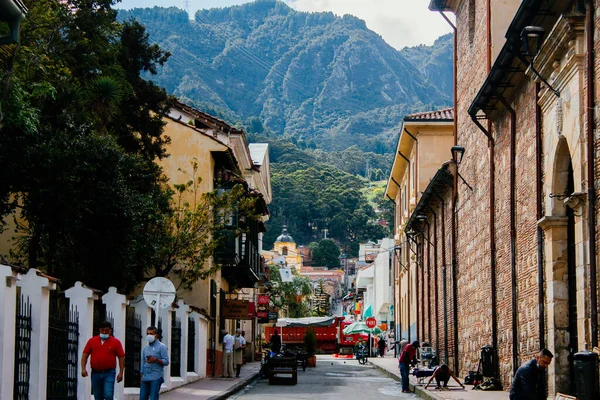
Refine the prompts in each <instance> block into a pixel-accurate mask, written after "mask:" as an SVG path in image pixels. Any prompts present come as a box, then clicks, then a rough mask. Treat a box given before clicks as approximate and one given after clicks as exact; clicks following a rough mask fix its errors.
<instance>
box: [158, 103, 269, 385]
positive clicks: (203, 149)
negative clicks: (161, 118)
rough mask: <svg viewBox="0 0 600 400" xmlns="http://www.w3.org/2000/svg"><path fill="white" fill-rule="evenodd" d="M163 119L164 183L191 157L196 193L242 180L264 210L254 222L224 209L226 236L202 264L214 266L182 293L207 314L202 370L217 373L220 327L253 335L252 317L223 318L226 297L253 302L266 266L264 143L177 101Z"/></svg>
mask: <svg viewBox="0 0 600 400" xmlns="http://www.w3.org/2000/svg"><path fill="white" fill-rule="evenodd" d="M165 122H166V125H165V129H164V133H165V135H166V136H168V137H170V138H171V143H170V144H169V146H168V148H167V152H168V153H169V155H170V156H169V157H167V158H164V159H163V160H161V162H160V165H161V166H162V168H163V170H164V172H165V175H166V176H167V178H168V179H169V183H171V184H180V183H185V182H188V181H189V180H190V176H191V175H190V174H191V173H192V165H191V164H192V162H193V163H196V165H197V172H196V173H197V177H200V178H202V180H201V182H200V185H199V187H198V188H197V191H198V195H201V194H202V193H207V192H211V191H213V190H216V189H218V190H230V188H231V187H232V186H233V185H234V184H241V185H242V186H243V187H244V190H245V196H249V197H254V198H256V199H257V202H256V207H257V209H256V210H254V211H255V212H256V213H257V214H259V215H260V214H262V215H263V218H262V219H260V220H258V221H256V222H255V221H253V220H251V219H249V218H246V216H245V215H243V214H241V213H239V212H234V213H232V214H231V215H228V218H227V221H226V227H225V231H223V232H221V233H220V234H222V235H223V237H225V240H224V241H223V243H222V245H220V246H219V248H217V250H216V252H215V255H214V257H213V259H211V260H209V262H208V265H207V268H211V267H212V265H213V263H216V264H217V265H218V266H219V269H218V270H217V272H215V273H214V274H213V275H212V276H210V277H209V278H207V279H203V280H199V281H198V282H197V283H195V284H194V287H193V290H190V291H183V292H182V293H181V297H182V298H183V299H184V300H185V301H186V303H188V304H190V305H193V306H196V307H197V308H198V309H200V310H201V311H202V312H203V313H205V314H206V316H207V317H208V318H209V319H210V323H209V328H208V333H207V343H206V345H207V348H208V349H209V351H208V352H207V355H208V371H207V374H209V375H210V374H220V368H221V361H220V360H221V346H220V345H219V343H220V342H221V332H222V330H223V329H226V330H228V332H230V333H231V332H233V331H234V330H235V328H238V327H240V328H242V329H244V330H246V331H247V337H248V338H249V342H251V341H252V339H251V338H253V337H256V331H255V329H254V327H255V326H256V323H255V321H254V319H253V318H251V317H249V316H247V317H246V318H251V319H250V320H246V319H245V318H244V319H243V318H236V319H229V318H226V315H225V314H224V306H225V305H226V303H227V302H228V301H229V300H247V301H249V302H254V301H255V299H254V297H255V289H254V288H255V286H256V285H257V283H258V282H259V280H260V278H261V275H263V274H264V272H265V271H264V268H265V266H264V260H263V259H262V257H261V255H260V251H261V243H262V234H263V232H264V231H265V227H264V221H266V219H267V218H268V209H267V206H268V204H269V203H270V202H271V181H270V172H269V158H268V145H266V144H254V145H249V144H248V142H247V140H246V136H245V133H244V132H243V131H241V130H238V129H235V128H233V127H231V126H229V125H228V124H226V123H225V122H223V121H221V120H219V119H217V118H215V117H213V116H211V115H208V114H206V113H203V112H201V111H199V110H196V109H194V108H192V107H189V106H187V105H185V104H181V103H178V104H176V106H175V107H173V108H172V109H171V112H170V113H169V116H168V118H165ZM241 227H243V228H245V229H244V233H242V234H239V233H238V232H239V229H238V228H241Z"/></svg>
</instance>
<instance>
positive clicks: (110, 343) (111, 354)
mask: <svg viewBox="0 0 600 400" xmlns="http://www.w3.org/2000/svg"><path fill="white" fill-rule="evenodd" d="M90 355H91V356H92V357H91V360H90V365H91V367H92V393H93V394H94V398H95V399H96V400H112V399H113V396H114V391H115V375H116V373H117V358H118V359H119V375H117V382H121V381H122V380H123V370H124V369H125V352H124V351H123V345H122V344H121V341H119V339H117V338H115V337H114V336H113V335H112V324H111V323H110V322H108V321H104V322H103V323H102V324H101V325H100V334H99V335H98V336H94V337H92V338H91V339H90V340H88V342H87V344H86V345H85V348H84V349H83V355H82V356H81V376H83V377H86V376H88V372H87V360H88V357H89V356H90Z"/></svg>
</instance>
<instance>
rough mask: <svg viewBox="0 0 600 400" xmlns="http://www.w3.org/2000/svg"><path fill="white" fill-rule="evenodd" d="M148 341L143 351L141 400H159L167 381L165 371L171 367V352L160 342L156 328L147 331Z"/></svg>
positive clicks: (152, 327)
mask: <svg viewBox="0 0 600 400" xmlns="http://www.w3.org/2000/svg"><path fill="white" fill-rule="evenodd" d="M146 341H147V342H148V344H147V345H146V347H144V350H142V368H141V371H140V372H141V373H142V383H141V386H140V400H158V394H159V393H160V385H162V383H163V382H164V381H165V380H164V378H163V369H164V367H166V366H167V365H169V350H168V349H167V346H166V345H165V344H163V343H162V342H161V341H160V340H158V329H156V327H155V326H151V327H149V328H148V329H146Z"/></svg>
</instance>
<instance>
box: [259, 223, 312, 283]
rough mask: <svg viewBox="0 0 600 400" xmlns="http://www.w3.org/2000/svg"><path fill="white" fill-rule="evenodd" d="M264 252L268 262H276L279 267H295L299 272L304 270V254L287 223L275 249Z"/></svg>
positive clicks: (274, 246) (276, 242) (275, 244)
mask: <svg viewBox="0 0 600 400" xmlns="http://www.w3.org/2000/svg"><path fill="white" fill-rule="evenodd" d="M262 254H263V257H264V258H265V262H267V263H274V264H277V265H278V266H279V267H285V268H295V269H296V273H298V274H299V273H301V272H302V262H303V261H302V254H300V252H299V251H298V248H297V247H296V242H295V241H294V238H293V237H292V235H290V233H289V232H288V230H287V226H285V225H284V226H283V230H282V231H281V235H279V236H278V237H277V239H276V240H275V243H274V244H273V250H270V251H263V252H262Z"/></svg>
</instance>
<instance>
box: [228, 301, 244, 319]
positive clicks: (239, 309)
mask: <svg viewBox="0 0 600 400" xmlns="http://www.w3.org/2000/svg"><path fill="white" fill-rule="evenodd" d="M249 303H250V302H249V301H248V300H225V303H224V304H223V318H225V319H248V309H249V306H250V304H249Z"/></svg>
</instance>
